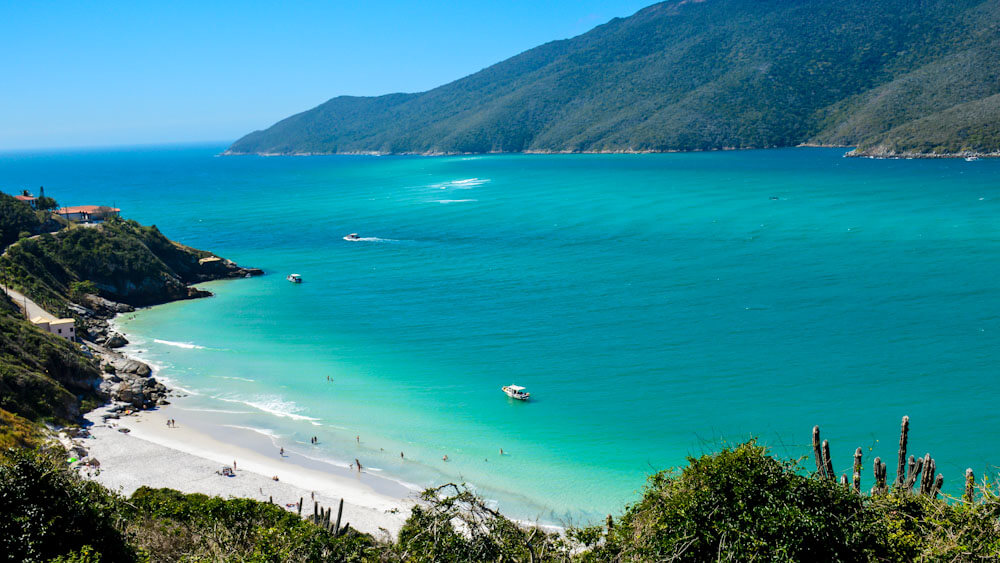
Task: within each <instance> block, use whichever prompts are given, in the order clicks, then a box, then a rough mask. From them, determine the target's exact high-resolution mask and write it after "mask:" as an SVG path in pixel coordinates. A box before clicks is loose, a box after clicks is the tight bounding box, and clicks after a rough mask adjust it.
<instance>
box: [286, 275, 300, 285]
mask: <svg viewBox="0 0 1000 563" xmlns="http://www.w3.org/2000/svg"><path fill="white" fill-rule="evenodd" d="M285 279H287V280H288V281H290V282H292V283H302V276H300V275H298V274H288V277H287V278H285Z"/></svg>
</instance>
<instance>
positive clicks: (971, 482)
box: [962, 467, 976, 503]
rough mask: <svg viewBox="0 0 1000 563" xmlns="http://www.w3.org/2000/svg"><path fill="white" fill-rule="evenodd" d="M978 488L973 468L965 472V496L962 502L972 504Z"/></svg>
mask: <svg viewBox="0 0 1000 563" xmlns="http://www.w3.org/2000/svg"><path fill="white" fill-rule="evenodd" d="M975 487H976V476H975V474H973V473H972V468H971V467H970V468H968V469H966V470H965V494H964V495H962V500H964V501H965V502H968V503H971V502H972V500H973V493H974V491H975Z"/></svg>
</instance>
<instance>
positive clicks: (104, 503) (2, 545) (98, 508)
mask: <svg viewBox="0 0 1000 563" xmlns="http://www.w3.org/2000/svg"><path fill="white" fill-rule="evenodd" d="M121 524H122V501H121V499H120V498H119V497H118V496H117V495H115V494H114V493H112V492H110V491H108V490H107V489H105V488H103V487H101V486H100V485H99V484H97V483H94V482H90V481H85V480H82V479H81V478H80V477H79V476H78V475H76V474H75V473H73V472H72V471H70V470H68V469H67V468H66V467H65V465H64V464H62V463H60V461H59V459H58V458H57V457H55V456H54V455H53V456H48V455H44V454H40V453H37V452H34V451H30V450H7V451H6V452H4V454H3V456H2V457H0V557H4V558H5V559H6V560H7V561H24V562H34V561H47V560H49V559H52V558H55V557H59V556H63V555H69V554H71V553H73V552H78V554H79V552H81V550H83V548H84V547H86V546H94V545H96V546H100V551H101V554H102V555H103V556H104V557H105V558H106V560H107V561H134V560H136V559H137V554H136V551H135V549H133V548H132V546H131V545H129V542H128V538H127V537H126V536H125V534H124V533H122V531H121V530H122V526H121ZM70 560H73V559H70ZM77 560H84V561H85V560H86V559H79V558H78V559H77Z"/></svg>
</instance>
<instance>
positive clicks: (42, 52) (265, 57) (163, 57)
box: [0, 0, 653, 150]
mask: <svg viewBox="0 0 1000 563" xmlns="http://www.w3.org/2000/svg"><path fill="white" fill-rule="evenodd" d="M651 3H653V0H616V1H608V0H536V1H530V0H489V1H487V0H475V1H465V2H454V1H453V2H445V1H441V0H420V1H417V0H414V1H410V2H402V1H396V2H393V1H384V0H368V1H364V2H362V1H353V0H350V1H349V0H328V1H288V2H273V1H272V2H238V1H235V0H234V1H222V0H219V1H185V0H182V1H176V0H171V1H169V2H134V1H128V2H126V1H122V2H116V3H112V2H79V1H66V2H48V1H40V2H32V1H24V0H0V150H2V149H27V148H42V147H72V146H99V145H115V144H139V143H167V142H196V141H232V140H235V139H236V138H238V137H240V136H242V135H243V134H245V133H248V132H250V131H252V130H254V129H262V128H264V127H267V126H269V125H271V124H272V123H274V122H275V121H277V120H279V119H281V118H283V117H287V116H288V115H291V114H293V113H297V112H300V111H303V110H306V109H309V108H311V107H314V106H316V105H319V104H320V103H322V102H324V101H326V100H327V99H329V98H332V97H334V96H337V95H341V94H351V95H378V94H385V93H389V92H418V91H422V90H427V89H430V88H433V87H435V86H439V85H441V84H444V83H447V82H450V81H452V80H455V79H457V78H461V77H462V76H465V75H467V74H470V73H473V72H476V71H477V70H480V69H482V68H485V67H487V66H489V65H491V64H493V63H496V62H499V61H501V60H503V59H506V58H508V57H510V56H512V55H515V54H517V53H520V52H522V51H524V50H527V49H530V48H531V47H534V46H537V45H540V44H542V43H545V42H547V41H552V40H555V39H564V38H567V37H572V36H574V35H578V34H580V33H583V32H585V31H587V30H588V29H591V28H592V27H594V26H596V25H599V24H601V23H604V22H606V21H608V20H610V19H611V18H613V17H622V16H628V15H631V14H632V13H634V12H636V11H637V10H639V9H641V8H642V7H644V6H646V5H648V4H651Z"/></svg>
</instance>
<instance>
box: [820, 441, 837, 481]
mask: <svg viewBox="0 0 1000 563" xmlns="http://www.w3.org/2000/svg"><path fill="white" fill-rule="evenodd" d="M823 465H824V466H825V467H826V478H827V479H829V480H831V481H836V480H837V474H836V473H834V472H833V460H831V459H830V441H829V440H823Z"/></svg>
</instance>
